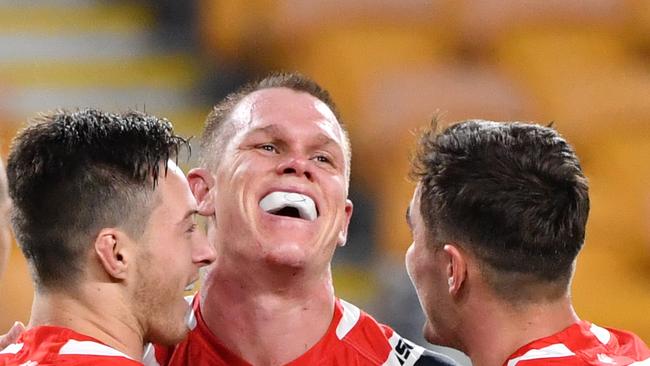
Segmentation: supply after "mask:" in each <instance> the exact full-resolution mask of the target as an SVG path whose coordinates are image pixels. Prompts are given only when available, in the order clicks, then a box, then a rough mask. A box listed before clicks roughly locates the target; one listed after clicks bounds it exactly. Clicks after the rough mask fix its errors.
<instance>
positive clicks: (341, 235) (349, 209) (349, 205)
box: [337, 200, 354, 247]
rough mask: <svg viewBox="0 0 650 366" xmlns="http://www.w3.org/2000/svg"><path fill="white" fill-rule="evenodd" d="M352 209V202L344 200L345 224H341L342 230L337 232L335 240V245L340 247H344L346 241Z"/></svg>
mask: <svg viewBox="0 0 650 366" xmlns="http://www.w3.org/2000/svg"><path fill="white" fill-rule="evenodd" d="M353 208H354V205H352V201H350V200H345V222H344V224H343V228H342V229H341V231H340V232H339V237H338V240H337V245H338V246H340V247H342V246H344V245H345V243H346V242H347V240H348V227H349V226H350V218H351V217H352V211H353Z"/></svg>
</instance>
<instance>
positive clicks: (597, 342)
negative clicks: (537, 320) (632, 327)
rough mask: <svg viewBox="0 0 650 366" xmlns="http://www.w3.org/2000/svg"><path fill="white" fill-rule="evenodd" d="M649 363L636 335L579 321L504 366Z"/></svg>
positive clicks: (648, 354) (525, 349)
mask: <svg viewBox="0 0 650 366" xmlns="http://www.w3.org/2000/svg"><path fill="white" fill-rule="evenodd" d="M639 361H641V362H650V350H648V347H647V346H646V345H645V343H643V341H642V340H641V339H640V338H639V337H637V336H636V335H634V334H632V333H629V332H626V331H619V330H615V329H607V328H602V327H599V326H597V325H595V324H592V323H589V322H586V321H579V322H576V323H574V324H572V325H571V326H569V327H568V328H566V329H564V330H562V331H561V332H558V333H556V334H553V335H551V336H548V337H545V338H541V339H538V340H536V341H533V342H531V343H529V344H527V345H525V346H524V347H522V348H520V349H519V350H517V352H515V353H514V354H513V355H512V356H510V358H509V359H508V361H507V362H506V364H505V365H506V366H535V365H612V364H616V365H631V364H635V363H636V362H639Z"/></svg>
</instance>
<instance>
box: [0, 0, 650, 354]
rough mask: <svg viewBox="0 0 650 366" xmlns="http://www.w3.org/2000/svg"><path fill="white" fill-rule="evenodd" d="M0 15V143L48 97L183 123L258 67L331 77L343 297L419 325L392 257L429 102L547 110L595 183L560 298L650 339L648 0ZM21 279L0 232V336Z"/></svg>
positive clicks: (467, 112) (169, 6) (176, 6)
mask: <svg viewBox="0 0 650 366" xmlns="http://www.w3.org/2000/svg"><path fill="white" fill-rule="evenodd" d="M0 25H1V26H0V144H1V145H2V156H3V158H4V159H6V153H7V150H8V146H9V143H10V140H11V138H12V136H13V135H14V134H15V132H16V131H17V130H18V129H19V128H20V127H21V126H22V125H23V124H24V123H25V121H26V119H27V118H29V117H31V116H34V115H35V114H36V113H37V112H39V111H45V110H48V109H53V108H58V107H66V108H75V107H83V106H98V107H101V108H104V109H106V110H111V111H117V110H123V109H127V108H134V109H140V110H146V111H147V112H150V113H154V114H157V115H160V116H165V117H168V118H169V119H170V120H172V121H173V122H174V124H175V126H176V128H177V130H178V131H180V132H181V134H184V135H195V136H198V135H200V133H201V127H202V124H203V118H204V117H205V116H206V115H207V113H208V112H209V110H210V107H211V105H212V104H214V102H216V101H217V100H218V99H219V98H221V97H223V96H224V95H225V94H226V93H228V92H229V91H232V90H233V88H235V87H237V86H238V85H240V84H241V83H242V82H245V81H247V80H250V79H252V78H255V77H258V76H261V75H264V74H265V73H267V72H269V71H272V70H286V71H299V72H302V73H304V74H306V75H309V76H311V77H312V78H314V79H315V80H317V81H318V82H319V83H320V84H321V85H323V86H324V87H326V88H327V89H329V90H330V92H331V93H332V95H333V97H334V100H335V101H336V102H337V103H338V105H339V108H340V110H341V112H342V115H343V118H344V122H345V123H346V124H347V125H348V128H349V130H350V132H351V137H352V145H353V156H354V157H353V164H352V165H353V172H354V173H353V185H352V194H351V195H352V199H353V201H355V202H356V203H357V205H356V206H355V216H356V217H355V219H354V220H353V223H352V225H353V228H352V233H351V237H350V242H349V243H348V245H347V246H346V247H344V248H342V249H341V250H340V251H339V252H338V253H337V256H336V260H335V280H336V285H337V287H338V292H339V295H341V296H342V297H346V298H348V299H350V300H352V301H354V302H357V303H358V304H360V305H362V306H364V307H366V308H367V310H369V311H370V312H371V313H374V314H376V315H377V316H378V317H379V318H380V319H382V320H385V321H387V322H388V323H390V324H393V325H394V326H395V327H396V328H397V329H398V331H400V332H401V333H403V335H409V336H412V337H416V338H417V337H418V334H419V332H420V327H421V323H420V322H421V314H419V311H418V310H417V309H418V304H417V300H416V298H415V295H414V294H413V291H412V289H411V288H410V285H409V282H408V280H407V278H406V275H405V270H404V266H403V257H404V252H405V250H406V248H407V247H408V245H409V244H410V242H411V238H410V234H409V232H408V229H407V227H406V225H405V223H404V219H403V218H404V211H405V209H406V206H407V204H408V201H409V199H410V197H411V193H412V189H413V185H412V183H410V182H409V181H408V180H407V179H406V175H407V172H408V158H409V153H410V151H412V148H413V145H414V141H415V139H414V136H413V132H414V131H415V130H417V128H419V127H421V126H423V125H425V124H427V123H428V121H429V120H430V119H431V118H432V117H433V116H434V115H436V114H438V115H440V116H442V118H443V120H444V121H446V122H452V121H456V120H460V119H468V118H480V119H492V120H520V121H536V122H539V123H542V124H548V123H550V122H553V123H554V124H553V125H554V126H555V127H556V128H557V129H558V130H559V131H560V132H561V133H562V134H564V135H565V136H566V137H567V139H568V140H569V141H570V142H572V143H573V144H574V145H575V147H576V149H577V151H578V154H579V156H580V157H581V161H582V164H583V167H584V169H585V171H586V174H587V176H588V177H589V179H590V182H591V202H592V211H591V216H590V219H589V224H588V233H587V240H586V245H585V248H584V250H583V251H582V253H581V255H580V257H579V261H578V267H577V273H576V277H575V280H574V283H573V297H574V302H575V307H576V310H577V311H578V314H579V315H580V316H581V317H583V318H585V319H588V320H591V321H593V322H596V323H598V324H600V325H607V326H611V327H619V328H625V329H629V330H632V331H634V332H636V333H637V334H639V335H640V336H641V337H642V338H643V339H644V340H645V341H646V342H650V316H649V315H648V311H650V1H649V0H589V1H579V2H578V1H575V2H574V1H560V0H546V1H542V0H540V1H514V0H482V1H469V0H381V1H378V0H275V1H270V0H249V1H238V0H222V1H219V0H196V1H187V2H184V1H181V2H176V1H173V0H168V1H144V0H143V1H99V0H53V1H38V0H24V1H21V2H9V1H0ZM196 149H198V147H196V146H195V150H196ZM196 155H197V154H196V151H195V153H194V156H196ZM193 162H194V160H190V161H189V162H188V163H187V166H190V165H191V164H193ZM61 265H62V266H65V265H66V264H65V263H61ZM31 296H32V287H31V281H30V279H29V275H28V270H27V268H26V265H25V263H24V260H23V259H22V255H21V254H20V251H19V249H18V248H17V247H16V246H14V249H13V251H12V253H11V257H10V263H9V267H8V269H7V270H6V271H5V273H4V276H3V277H2V279H1V280H0V333H2V330H3V329H8V328H9V327H10V325H11V324H12V323H13V321H14V320H22V321H27V319H28V318H29V310H30V304H31Z"/></svg>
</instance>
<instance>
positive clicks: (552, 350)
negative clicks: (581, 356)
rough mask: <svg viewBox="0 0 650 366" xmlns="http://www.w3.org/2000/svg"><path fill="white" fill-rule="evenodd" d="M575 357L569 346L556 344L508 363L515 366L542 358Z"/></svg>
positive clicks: (535, 350)
mask: <svg viewBox="0 0 650 366" xmlns="http://www.w3.org/2000/svg"><path fill="white" fill-rule="evenodd" d="M574 355H575V353H573V352H571V350H570V349H568V348H567V346H565V345H564V344H562V343H556V344H552V345H550V346H547V347H544V348H540V349H531V350H530V351H528V352H526V353H524V354H523V355H521V356H519V357H515V358H513V359H512V360H510V361H508V366H515V365H516V364H517V363H519V361H525V360H537V359H540V358H557V357H567V356H574Z"/></svg>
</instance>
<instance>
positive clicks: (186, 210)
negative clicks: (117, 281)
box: [134, 161, 215, 345]
mask: <svg viewBox="0 0 650 366" xmlns="http://www.w3.org/2000/svg"><path fill="white" fill-rule="evenodd" d="M196 213H197V204H196V200H195V198H194V196H193V195H192V192H191V191H190V189H189V185H188V183H187V179H186V178H185V176H184V174H183V172H182V171H181V170H180V168H178V167H177V166H176V165H175V164H174V163H173V162H172V161H169V162H168V172H167V175H166V176H163V177H160V179H159V180H158V185H157V187H156V190H155V197H154V208H153V211H152V212H151V215H150V217H149V221H148V222H147V225H146V227H145V231H144V233H143V235H142V237H141V238H140V239H139V240H138V247H139V248H141V250H140V251H139V252H138V256H137V258H136V266H137V271H136V272H137V276H136V278H134V281H135V282H136V286H134V287H135V290H134V301H135V306H136V314H139V316H141V322H142V323H143V324H142V326H143V328H144V330H145V337H146V339H147V340H150V341H154V342H157V343H161V344H170V345H171V344H176V343H178V342H180V341H181V340H182V339H183V338H184V337H185V335H186V333H187V331H188V328H187V324H186V316H187V315H188V313H189V311H190V308H189V305H188V303H187V302H186V301H185V299H184V293H185V288H186V287H188V285H190V284H193V283H194V282H196V281H197V279H198V269H199V268H200V267H202V266H204V265H207V264H209V263H211V262H212V261H214V259H215V251H214V249H213V248H212V246H211V245H209V243H208V241H207V239H206V237H205V235H204V234H203V233H202V231H201V230H200V228H197V224H196V221H195V216H196Z"/></svg>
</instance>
